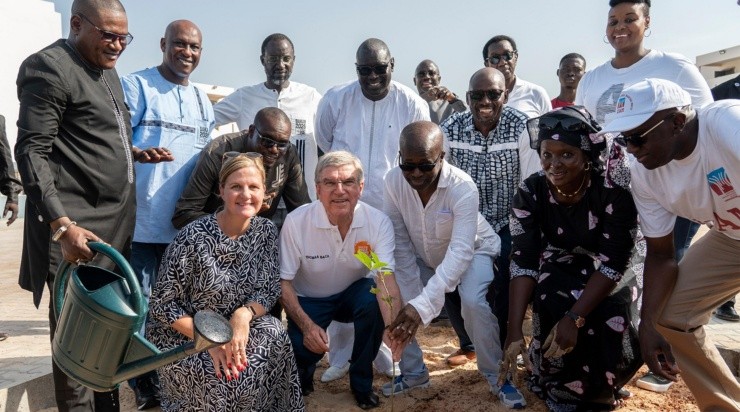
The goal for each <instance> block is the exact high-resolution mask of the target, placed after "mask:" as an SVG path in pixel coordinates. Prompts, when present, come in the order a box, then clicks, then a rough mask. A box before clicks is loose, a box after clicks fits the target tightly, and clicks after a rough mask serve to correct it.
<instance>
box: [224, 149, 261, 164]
mask: <svg viewBox="0 0 740 412" xmlns="http://www.w3.org/2000/svg"><path fill="white" fill-rule="evenodd" d="M237 157H246V158H248V159H252V160H254V161H258V160H259V162H260V163H262V155H261V154H259V153H257V152H246V153H242V152H235V151H232V152H225V153H224V154H223V156H221V162H222V163H226V161H227V160H231V159H235V158H237Z"/></svg>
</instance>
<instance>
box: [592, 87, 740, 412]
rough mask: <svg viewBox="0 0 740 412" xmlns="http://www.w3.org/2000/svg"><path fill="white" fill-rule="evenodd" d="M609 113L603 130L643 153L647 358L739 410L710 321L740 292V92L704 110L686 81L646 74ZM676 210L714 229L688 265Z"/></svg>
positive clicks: (704, 404) (637, 193)
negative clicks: (677, 238)
mask: <svg viewBox="0 0 740 412" xmlns="http://www.w3.org/2000/svg"><path fill="white" fill-rule="evenodd" d="M606 121H607V124H606V126H604V130H603V131H602V133H620V134H619V135H618V136H617V137H615V138H614V141H615V142H616V143H618V144H620V145H623V146H626V148H627V151H628V152H629V153H631V154H632V155H634V157H635V158H636V159H637V162H635V163H633V164H632V165H631V167H630V172H631V173H630V174H631V177H632V183H631V185H632V195H633V197H634V199H635V205H636V206H637V211H638V213H639V216H640V226H641V228H642V233H643V235H644V236H645V238H646V242H647V257H646V259H645V271H644V282H645V291H644V295H643V300H642V312H641V322H640V345H641V347H642V350H641V352H642V357H643V359H644V360H645V363H647V365H648V366H649V367H650V370H651V371H652V372H653V373H655V374H656V375H660V376H662V377H664V378H667V379H670V380H672V381H676V380H677V377H678V373H679V372H680V373H681V376H682V377H683V380H684V381H685V382H686V385H687V386H688V387H689V389H691V392H692V393H693V394H694V396H695V397H696V402H697V404H698V406H699V409H700V410H702V411H707V410H723V411H729V410H738V409H740V385H739V384H738V382H737V380H735V377H734V376H733V375H732V372H731V371H730V368H729V367H728V366H727V364H726V363H725V361H724V360H723V358H722V356H721V355H720V353H719V352H718V351H717V348H716V347H715V345H714V344H713V343H712V341H711V340H710V339H708V337H707V336H706V333H705V331H704V325H705V324H707V323H708V322H709V319H710V317H711V315H712V310H714V308H716V307H717V306H719V305H720V304H722V303H724V302H726V301H727V300H728V299H730V298H731V297H733V296H735V295H736V294H738V293H740V276H738V273H740V193H739V191H740V129H738V125H740V100H722V101H718V102H714V103H710V104H707V105H706V106H704V107H702V108H701V109H696V110H695V109H694V108H692V107H691V98H690V96H689V94H688V93H687V92H686V91H685V90H683V89H682V88H681V87H680V86H678V85H677V84H675V83H673V82H670V81H667V80H662V79H646V80H644V81H641V82H639V83H635V84H634V85H632V86H630V87H628V88H626V89H624V90H623V91H622V94H621V95H620V96H619V98H618V99H617V106H616V111H615V112H614V113H613V114H611V115H607V117H606ZM736 185H737V186H736ZM676 216H684V217H686V218H688V219H691V220H693V221H696V222H700V223H703V224H706V225H707V226H709V227H710V231H709V232H708V233H707V234H705V235H704V236H702V237H701V238H700V239H699V240H697V241H696V242H694V244H692V245H691V246H690V247H689V249H688V250H687V251H686V253H685V254H684V256H683V258H682V259H681V261H680V262H678V263H677V262H676V261H675V260H674V257H673V252H674V247H673V230H674V228H673V227H674V223H675V221H676ZM679 367H680V370H679Z"/></svg>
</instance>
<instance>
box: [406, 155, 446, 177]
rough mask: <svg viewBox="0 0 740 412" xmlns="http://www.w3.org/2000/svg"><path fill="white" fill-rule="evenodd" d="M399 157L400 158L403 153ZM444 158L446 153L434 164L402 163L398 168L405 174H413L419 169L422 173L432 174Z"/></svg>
mask: <svg viewBox="0 0 740 412" xmlns="http://www.w3.org/2000/svg"><path fill="white" fill-rule="evenodd" d="M398 155H399V157H400V156H401V153H399V154H398ZM443 156H444V153H442V154H440V155H439V156H438V157H437V160H435V161H434V162H433V163H401V164H399V165H398V168H399V169H401V170H402V171H404V172H413V171H414V169H419V171H420V172H431V171H432V169H434V167H435V166H437V163H439V160H440V159H442V157H443Z"/></svg>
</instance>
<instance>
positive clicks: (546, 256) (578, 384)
mask: <svg viewBox="0 0 740 412" xmlns="http://www.w3.org/2000/svg"><path fill="white" fill-rule="evenodd" d="M609 186H612V187H609ZM510 228H511V235H512V239H513V252H512V263H511V276H512V278H514V277H517V276H529V277H532V278H533V279H535V280H536V281H537V284H536V285H535V289H534V292H533V297H532V312H533V313H532V335H533V336H532V342H531V344H530V348H529V349H530V353H529V354H530V359H531V360H532V365H533V369H534V370H533V376H532V379H531V386H530V388H531V389H533V391H534V392H535V393H538V394H539V395H540V396H542V397H545V401H546V403H547V406H548V408H549V410H551V411H575V410H592V409H593V410H610V409H612V408H613V405H614V401H615V393H616V391H617V390H618V389H619V388H621V387H622V386H623V385H624V384H626V383H627V381H629V379H630V378H631V377H632V376H633V375H634V374H635V372H637V369H638V368H639V367H640V366H641V365H642V358H641V356H640V348H639V343H638V341H637V331H636V329H635V327H634V325H633V324H632V314H631V311H630V305H631V304H632V302H633V300H634V299H636V297H637V290H636V288H635V287H634V286H633V284H634V282H633V280H634V279H628V278H627V277H625V276H623V275H624V274H625V271H626V269H627V265H628V262H629V260H630V255H631V252H632V247H633V245H634V242H635V235H636V231H637V210H636V208H635V204H634V201H633V200H632V196H631V194H630V193H629V191H627V190H626V189H624V188H622V187H619V186H613V185H609V184H606V185H605V179H604V177H603V176H601V175H600V174H599V173H598V172H594V171H592V172H591V182H590V184H589V187H588V188H587V190H586V193H585V194H584V196H583V198H582V199H581V200H579V201H578V203H576V204H574V205H569V206H566V205H561V204H559V203H558V202H557V201H556V200H555V198H554V197H553V195H552V193H551V192H550V188H549V186H548V184H547V178H546V177H545V175H544V173H543V172H540V173H538V174H536V175H532V176H530V177H529V178H527V179H526V180H525V181H524V182H523V183H522V184H521V186H520V187H519V191H518V192H517V194H516V196H515V197H514V201H513V203H512V212H511V223H510ZM597 269H598V270H599V271H600V272H601V273H602V274H604V275H605V276H606V277H608V278H610V279H612V280H613V281H615V282H616V283H617V286H616V287H615V289H614V291H613V292H612V293H611V294H610V295H609V296H607V297H606V298H605V299H604V300H602V301H601V302H600V303H599V304H598V305H597V306H596V308H595V309H594V310H593V311H592V312H591V313H590V314H589V315H588V316H586V324H585V326H584V327H583V328H581V329H579V330H578V341H577V343H576V346H575V348H574V349H573V351H572V352H570V353H568V354H566V355H564V356H563V357H560V358H555V359H547V358H545V357H544V356H543V355H544V351H543V350H542V345H543V344H544V342H545V339H546V338H547V336H548V334H549V333H550V331H551V330H552V328H553V327H554V326H555V325H556V324H557V323H558V322H559V321H560V320H561V319H562V318H563V316H564V314H565V312H566V311H567V310H570V309H571V308H572V306H573V304H574V303H575V302H576V300H577V299H578V298H579V297H580V295H581V293H582V292H583V290H584V288H585V286H586V283H587V282H588V280H589V278H590V277H591V276H592V275H593V273H594V272H595V271H596V270H597ZM579 408H580V409H579Z"/></svg>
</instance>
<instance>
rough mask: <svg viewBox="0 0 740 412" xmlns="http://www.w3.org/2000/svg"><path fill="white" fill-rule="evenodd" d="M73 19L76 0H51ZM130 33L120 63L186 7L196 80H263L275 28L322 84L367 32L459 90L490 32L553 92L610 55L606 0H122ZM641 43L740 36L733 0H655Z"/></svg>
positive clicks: (137, 65) (727, 43)
mask: <svg viewBox="0 0 740 412" xmlns="http://www.w3.org/2000/svg"><path fill="white" fill-rule="evenodd" d="M54 3H55V7H56V10H57V11H58V12H60V13H61V14H62V27H63V32H64V33H63V35H64V36H65V37H66V36H67V33H68V30H69V9H70V5H71V3H72V1H71V0H55V1H54ZM123 3H124V6H125V7H126V9H127V11H128V17H129V31H130V32H131V33H132V34H133V35H134V36H135V39H134V42H133V43H132V44H131V45H130V46H129V47H128V49H127V50H126V52H125V53H124V54H123V56H122V57H121V59H120V60H119V62H118V66H117V68H118V71H119V73H120V74H127V73H130V72H132V71H136V70H139V69H142V68H145V67H151V66H155V65H158V64H159V63H160V62H161V60H162V53H161V51H160V50H159V39H160V37H162V34H163V33H164V29H165V27H166V25H167V24H168V23H169V22H170V21H172V20H176V19H181V18H182V19H189V20H192V21H193V22H195V23H196V24H197V25H198V26H199V27H200V28H201V30H202V32H203V46H204V50H203V55H202V57H201V62H200V65H199V66H198V68H197V69H196V71H195V72H194V73H193V75H192V76H191V80H193V81H196V82H201V83H209V84H218V85H223V86H230V87H240V86H243V85H248V84H255V83H259V82H262V81H264V80H265V78H264V73H263V71H262V66H261V65H260V63H259V54H260V51H259V48H260V44H261V43H262V40H263V39H264V38H265V37H266V36H267V35H269V34H270V33H275V32H281V33H284V34H286V35H288V36H289V37H290V38H291V39H292V40H293V43H294V44H295V49H296V50H295V52H296V65H295V68H294V70H293V77H292V79H293V80H296V81H299V82H302V83H306V84H309V85H311V86H313V87H315V88H316V89H318V90H319V92H321V93H322V94H323V93H324V92H325V91H326V90H327V89H328V88H330V87H331V86H333V85H336V84H340V83H344V82H346V81H349V80H353V79H356V75H355V71H354V56H355V51H356V50H357V46H358V45H359V44H360V43H361V42H362V41H363V40H364V39H366V38H368V37H378V38H380V39H382V40H384V41H385V42H386V43H387V44H388V46H389V48H390V50H391V53H392V55H393V56H394V57H395V60H396V68H395V71H394V73H393V79H394V80H397V81H400V82H402V83H404V84H406V85H408V86H413V83H412V77H413V72H414V69H415V68H416V65H417V64H418V63H419V61H421V60H423V59H426V58H431V59H433V60H435V61H436V62H437V64H438V65H439V67H440V70H441V72H442V83H443V84H445V85H446V86H448V87H449V88H450V89H452V90H453V91H454V92H456V93H458V94H462V93H463V92H464V91H465V90H467V83H468V79H469V78H470V75H471V74H472V73H473V72H474V71H475V70H477V69H478V68H480V67H482V64H483V63H482V56H481V49H482V46H483V44H484V43H485V42H486V41H487V40H488V39H489V38H490V37H492V36H494V35H497V34H507V35H509V36H511V37H513V38H514V39H515V40H516V42H517V48H518V49H519V63H518V66H517V70H516V73H517V75H518V76H519V77H521V78H523V79H526V80H529V81H532V82H535V83H538V84H540V85H542V86H544V87H545V88H546V89H547V91H548V93H550V95H551V97H554V95H557V93H558V91H559V86H558V82H557V78H556V76H555V70H556V69H557V64H558V61H559V60H560V58H561V57H562V56H563V55H564V54H566V53H569V52H578V53H581V54H582V55H584V56H585V57H586V59H587V61H588V67H589V68H593V67H595V66H597V65H599V64H601V63H603V62H605V61H606V60H608V59H609V58H610V57H612V55H613V50H612V48H611V46H610V45H608V44H605V43H603V40H604V32H605V27H606V19H607V13H608V11H609V6H608V1H607V0H560V1H545V0H510V1H500V0H464V1H456V2H452V1H449V0H448V1H438V0H428V1H424V2H420V1H404V0H395V1H391V0H374V1H353V0H326V1H306V0H304V1H298V0H282V1H272V2H256V1H243V0H238V1H237V0H212V1H203V0H148V1H144V0H123ZM651 18H652V24H651V26H652V35H651V36H650V37H649V38H647V39H646V41H645V44H646V46H647V47H648V48H654V49H658V50H663V51H673V52H677V53H681V54H683V55H685V56H687V57H689V59H691V60H694V59H695V57H696V56H697V55H700V54H705V53H708V52H712V51H715V50H718V49H722V48H727V47H731V46H735V45H738V44H740V24H738V22H739V21H740V6H738V4H737V3H736V1H735V0H702V1H698V0H654V1H653V7H652V8H651Z"/></svg>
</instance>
